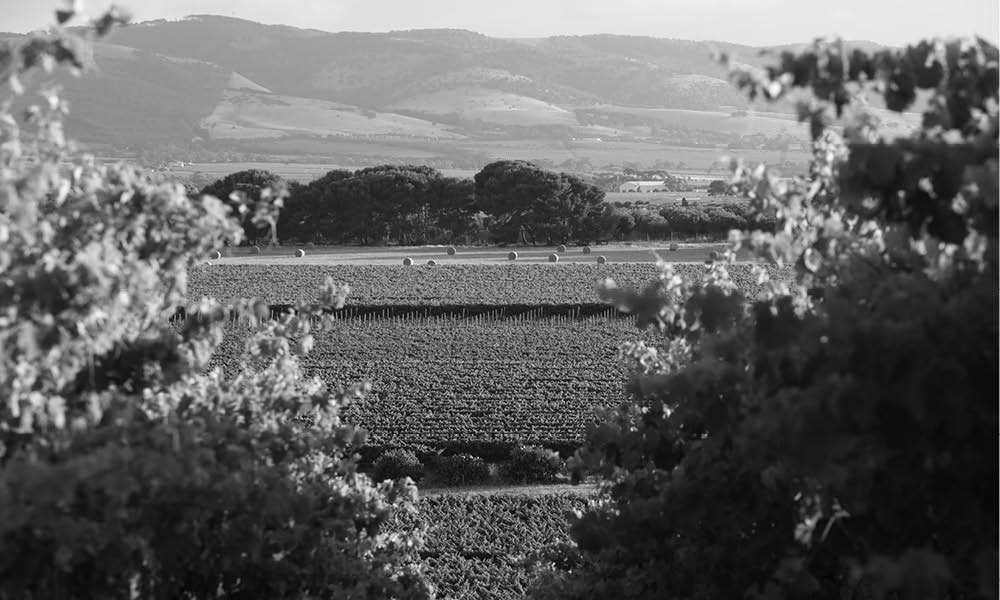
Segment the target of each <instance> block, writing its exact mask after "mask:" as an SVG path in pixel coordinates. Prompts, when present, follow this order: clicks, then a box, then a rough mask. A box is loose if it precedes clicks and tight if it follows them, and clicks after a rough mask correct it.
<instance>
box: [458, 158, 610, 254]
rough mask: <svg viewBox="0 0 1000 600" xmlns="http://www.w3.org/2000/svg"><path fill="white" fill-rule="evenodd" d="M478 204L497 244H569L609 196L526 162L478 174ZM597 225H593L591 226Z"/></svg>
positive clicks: (502, 164) (488, 168)
mask: <svg viewBox="0 0 1000 600" xmlns="http://www.w3.org/2000/svg"><path fill="white" fill-rule="evenodd" d="M475 181H476V204H477V206H478V208H479V210H481V211H483V212H485V213H486V214H488V215H490V216H491V217H492V223H491V229H492V232H493V234H494V236H495V237H496V239H497V240H498V241H502V242H506V243H513V242H517V241H521V242H524V243H532V244H534V243H538V242H544V243H549V244H552V243H565V242H568V241H570V240H572V239H576V238H577V237H578V233H579V232H581V231H582V230H583V226H584V220H585V219H587V218H588V217H589V216H591V215H592V213H594V212H595V211H596V212H597V213H600V211H601V205H602V203H603V202H604V192H603V191H602V190H600V189H599V188H597V187H596V186H593V185H590V184H588V183H586V182H584V181H582V180H580V179H579V178H578V177H575V176H573V175H568V174H565V173H558V174H557V173H552V172H550V171H546V170H544V169H541V168H539V167H537V166H535V165H533V164H532V163H530V162H527V161H523V160H503V161H497V162H494V163H490V164H488V165H486V166H485V167H483V169H482V170H481V171H480V172H479V173H477V174H476V176H475ZM591 225H592V224H591Z"/></svg>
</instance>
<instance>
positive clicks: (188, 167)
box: [170, 157, 477, 183]
mask: <svg viewBox="0 0 1000 600" xmlns="http://www.w3.org/2000/svg"><path fill="white" fill-rule="evenodd" d="M292 158H294V157H292ZM360 168H362V167H358V166H350V165H341V164H335V163H328V162H293V161H289V162H280V161H267V162H259V161H257V162H255V161H249V162H218V163H214V162H213V163H185V164H184V166H183V167H171V168H170V172H171V173H173V174H175V175H179V176H191V175H194V174H195V173H201V174H202V175H204V176H208V177H214V178H217V179H222V178H223V177H225V176H226V175H229V174H231V173H236V172H239V171H246V170H249V169H263V170H265V171H271V172H272V173H276V174H278V175H280V176H282V177H284V178H285V179H289V180H295V181H299V182H302V183H308V182H309V181H312V180H313V179H317V178H319V177H322V176H323V175H325V174H326V173H328V172H329V171H332V170H334V169H346V170H349V171H354V170H356V169H360ZM438 171H441V173H442V174H443V175H446V176H448V177H463V178H471V177H472V176H474V175H475V174H476V173H477V171H475V170H472V169H438Z"/></svg>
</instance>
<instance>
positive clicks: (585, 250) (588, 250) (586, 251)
mask: <svg viewBox="0 0 1000 600" xmlns="http://www.w3.org/2000/svg"><path fill="white" fill-rule="evenodd" d="M583 253H584V254H590V246H584V247H583Z"/></svg>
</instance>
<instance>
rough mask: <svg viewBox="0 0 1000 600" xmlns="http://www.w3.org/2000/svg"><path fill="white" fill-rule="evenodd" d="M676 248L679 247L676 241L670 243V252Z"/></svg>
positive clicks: (675, 250)
mask: <svg viewBox="0 0 1000 600" xmlns="http://www.w3.org/2000/svg"><path fill="white" fill-rule="evenodd" d="M678 248H680V246H678V245H677V244H676V243H673V244H670V251H671V252H677V249H678Z"/></svg>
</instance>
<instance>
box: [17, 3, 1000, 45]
mask: <svg viewBox="0 0 1000 600" xmlns="http://www.w3.org/2000/svg"><path fill="white" fill-rule="evenodd" d="M118 3H119V4H121V5H123V6H126V7H127V8H129V9H130V10H131V11H132V13H133V15H134V16H135V20H138V21H144V20H150V19H162V18H166V19H176V18H179V17H182V16H184V15H189V14H219V15H229V16H235V17H241V18H244V19H250V20H253V21H259V22H263V23H284V24H287V25H294V26H297V27H309V28H313V29H323V30H327V31H388V30H393V29H417V28H428V27H455V28H462V29H471V30H473V31H478V32H481V33H485V34H487V35H493V36H504V37H534V36H545V35H559V34H565V35H577V34H586V33H620V34H628V35H651V36H657V37H669V38H677V39H691V40H718V41H731V42H738V43H745V44H752V45H767V44H781V43H788V42H803V41H809V40H811V39H812V38H814V37H817V36H826V37H832V36H835V35H840V36H841V37H843V38H845V39H852V40H871V41H875V42H881V43H884V44H892V45H903V44H905V43H907V42H913V41H916V40H918V39H920V38H922V37H928V36H932V35H970V34H979V35H981V36H983V37H985V38H987V39H989V40H990V41H992V42H993V43H996V42H997V40H998V37H1000V34H998V28H1000V25H998V23H1000V8H998V6H1000V1H998V0H951V1H948V2H946V1H943V0H833V1H830V2H821V1H817V0H489V1H485V0H118ZM58 4H59V2H58V0H0V31H21V32H23V31H27V30H30V29H36V28H41V27H45V26H46V25H47V24H48V23H50V22H51V20H52V18H51V14H52V12H51V9H52V8H53V7H55V6H57V5H58ZM107 5H108V2H107V1H101V2H98V1H95V0H89V1H88V2H86V3H85V8H86V9H87V10H88V11H89V12H90V13H91V14H93V13H96V12H99V11H100V10H101V9H103V8H105V7H106V6H107Z"/></svg>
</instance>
